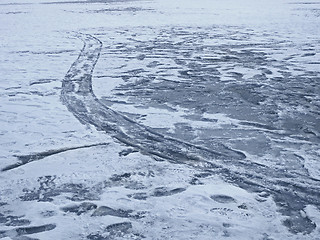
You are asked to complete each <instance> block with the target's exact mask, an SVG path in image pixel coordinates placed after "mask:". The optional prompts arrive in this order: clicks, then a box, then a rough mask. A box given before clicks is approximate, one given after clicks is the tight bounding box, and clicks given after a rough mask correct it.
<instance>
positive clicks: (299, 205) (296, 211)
mask: <svg viewBox="0 0 320 240" xmlns="http://www.w3.org/2000/svg"><path fill="white" fill-rule="evenodd" d="M78 37H79V38H81V39H82V40H83V42H84V47H83V49H82V50H81V53H80V55H79V57H78V59H77V60H76V61H75V62H74V63H73V64H72V66H71V68H70V69H69V71H68V73H67V74H66V76H65V78H64V80H63V83H62V92H61V100H62V102H63V103H64V104H65V105H66V106H67V107H68V109H69V111H70V112H72V113H73V114H74V115H75V117H76V118H77V119H78V120H79V121H80V122H81V123H83V124H91V125H93V126H95V127H96V128H97V129H99V130H101V131H105V132H106V133H108V134H110V135H111V136H112V137H113V138H115V139H117V140H118V141H120V142H122V143H124V144H126V145H128V146H130V147H133V148H135V149H137V150H139V151H140V152H141V153H143V154H147V155H150V156H152V157H154V158H155V159H158V160H167V161H169V162H172V163H178V164H187V165H189V166H192V167H196V168H198V169H202V170H203V171H204V172H207V173H208V174H219V175H221V176H222V177H223V178H224V179H225V180H226V181H228V182H231V183H233V184H236V185H238V186H239V187H241V188H244V189H246V190H248V191H254V192H261V191H265V192H268V193H269V194H271V195H272V196H273V198H274V200H275V202H276V203H277V205H278V206H279V209H280V210H279V211H280V212H281V213H282V214H283V215H284V216H288V220H287V221H285V222H284V225H285V226H287V227H288V229H289V230H290V231H291V232H293V233H299V232H301V233H304V234H308V233H310V232H312V231H313V230H314V229H315V227H316V226H315V224H314V223H313V222H312V221H311V220H310V219H309V218H308V217H305V216H304V217H303V216H301V214H300V213H301V210H303V209H304V208H305V207H306V205H309V204H312V205H314V206H316V207H318V208H320V184H319V182H320V181H319V180H316V179H312V178H310V177H309V176H307V175H303V174H299V173H296V172H290V171H284V170H281V169H275V168H270V167H268V166H265V165H262V164H258V163H253V162H250V161H248V160H246V156H245V155H244V154H243V153H242V152H239V151H235V150H233V149H230V148H228V147H226V146H224V145H222V147H220V148H219V149H218V150H215V149H208V148H206V147H203V146H198V145H194V144H191V143H189V142H185V141H182V140H179V139H175V138H172V137H169V136H166V135H163V134H160V133H158V132H156V131H154V130H153V129H151V128H149V127H147V126H143V125H141V124H139V123H137V122H135V121H133V120H132V119H130V118H128V117H127V116H125V115H123V114H121V113H119V112H117V111H115V110H113V109H111V108H110V107H108V106H106V105H105V104H103V103H102V102H101V101H100V100H99V99H98V98H97V97H96V96H95V95H94V93H93V90H92V73H93V70H94V67H95V65H96V63H97V61H98V58H99V56H100V51H101V48H102V42H101V41H100V40H99V39H97V38H95V37H93V36H91V35H84V34H79V35H78ZM242 124H244V125H252V124H248V123H246V122H243V123H242ZM255 127H259V128H266V129H269V127H268V126H262V125H257V126H255ZM270 130H273V129H270Z"/></svg>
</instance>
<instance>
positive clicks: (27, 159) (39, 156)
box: [1, 143, 108, 172]
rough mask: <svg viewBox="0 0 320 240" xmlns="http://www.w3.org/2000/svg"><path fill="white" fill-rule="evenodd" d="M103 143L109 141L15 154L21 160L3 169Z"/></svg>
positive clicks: (6, 169)
mask: <svg viewBox="0 0 320 240" xmlns="http://www.w3.org/2000/svg"><path fill="white" fill-rule="evenodd" d="M103 145H108V143H96V144H90V145H84V146H80V147H69V148H60V149H57V150H49V151H45V152H40V153H34V154H29V155H15V157H17V158H18V160H19V162H17V163H15V164H12V165H9V166H6V167H4V168H3V169H2V170H1V171H3V172H4V171H8V170H11V169H15V168H18V167H20V166H23V165H26V164H28V163H30V162H34V161H38V160H40V159H43V158H45V157H49V156H52V155H55V154H58V153H62V152H67V151H70V150H76V149H81V148H90V147H96V146H103Z"/></svg>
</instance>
